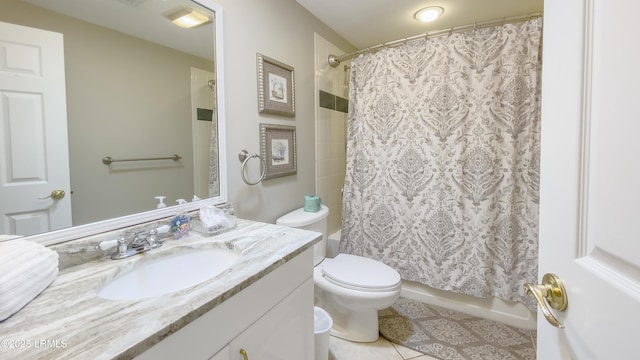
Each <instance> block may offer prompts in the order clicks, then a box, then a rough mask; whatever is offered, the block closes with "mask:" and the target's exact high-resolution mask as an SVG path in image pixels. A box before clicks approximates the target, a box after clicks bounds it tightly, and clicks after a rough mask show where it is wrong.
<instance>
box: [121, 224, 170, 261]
mask: <svg viewBox="0 0 640 360" xmlns="http://www.w3.org/2000/svg"><path fill="white" fill-rule="evenodd" d="M157 234H158V232H157V231H156V230H151V231H149V233H148V234H147V235H146V236H140V233H135V234H134V236H133V239H132V240H131V241H129V240H127V238H126V237H125V236H121V237H120V238H119V239H118V247H117V250H116V252H115V253H113V254H112V255H111V258H112V259H113V260H118V259H124V258H128V257H129V256H133V255H136V254H140V253H143V252H147V251H149V250H151V249H155V248H159V247H160V246H162V242H161V241H158V238H157Z"/></svg>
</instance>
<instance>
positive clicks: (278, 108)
mask: <svg viewBox="0 0 640 360" xmlns="http://www.w3.org/2000/svg"><path fill="white" fill-rule="evenodd" d="M257 60H258V112H260V113H265V114H275V115H282V116H290V117H293V116H295V115H296V105H295V86H294V82H295V79H294V74H293V68H292V67H291V66H289V65H285V64H283V63H281V62H279V61H276V60H274V59H271V58H268V57H266V56H264V55H262V54H257Z"/></svg>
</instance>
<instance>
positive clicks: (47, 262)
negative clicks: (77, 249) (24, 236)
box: [0, 240, 58, 321]
mask: <svg viewBox="0 0 640 360" xmlns="http://www.w3.org/2000/svg"><path fill="white" fill-rule="evenodd" d="M57 275H58V253H57V252H55V251H53V250H51V249H49V248H47V247H45V246H44V245H42V244H38V243H35V242H32V241H28V240H11V241H5V242H1V243H0V321H3V320H5V319H7V318H8V317H9V316H11V315H13V314H14V313H16V312H18V311H19V310H20V309H22V308H23V307H24V306H25V305H27V304H28V303H29V302H31V300H33V299H34V298H35V297H36V296H38V294H40V293H41V292H42V291H43V290H44V289H46V288H47V287H48V286H49V285H50V284H51V283H52V282H53V280H55V278H56V276H57Z"/></svg>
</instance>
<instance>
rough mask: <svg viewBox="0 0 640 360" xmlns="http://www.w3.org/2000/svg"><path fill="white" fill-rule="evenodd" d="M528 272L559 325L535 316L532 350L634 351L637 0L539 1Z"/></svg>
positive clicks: (555, 354)
mask: <svg viewBox="0 0 640 360" xmlns="http://www.w3.org/2000/svg"><path fill="white" fill-rule="evenodd" d="M544 10H545V15H544V16H545V18H544V51H543V54H544V55H543V56H544V58H543V72H542V84H543V85H542V86H543V87H542V157H541V169H540V173H541V186H540V189H541V190H540V191H541V192H540V263H539V273H540V275H541V276H542V274H544V273H555V274H557V275H558V276H559V277H560V278H561V280H563V281H564V285H565V287H566V290H567V294H568V296H567V297H568V307H567V310H566V311H564V312H555V315H556V316H557V317H558V319H559V320H560V322H562V323H563V324H564V325H565V328H555V327H552V326H551V325H549V324H547V323H546V321H545V319H544V316H542V314H539V316H538V359H544V360H556V359H585V360H587V359H616V360H623V359H638V356H639V355H638V348H639V347H638V330H637V327H638V323H640V311H639V309H640V242H639V241H638V234H637V232H638V231H637V228H636V227H635V225H636V222H637V221H638V219H640V210H639V208H638V203H639V202H640V187H639V186H638V176H640V162H639V161H638V154H640V141H638V134H639V133H640V122H639V121H638V120H639V119H640V108H639V107H638V83H640V70H639V69H638V64H640V45H639V44H640V43H638V39H637V26H638V25H637V23H638V18H637V14H638V12H640V3H638V2H636V1H627V0H563V1H551V0H548V1H545V4H544Z"/></svg>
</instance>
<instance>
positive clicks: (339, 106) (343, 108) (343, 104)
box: [336, 96, 349, 113]
mask: <svg viewBox="0 0 640 360" xmlns="http://www.w3.org/2000/svg"><path fill="white" fill-rule="evenodd" d="M336 110H337V111H340V112H343V113H348V112H349V100H347V99H345V98H342V97H340V96H336Z"/></svg>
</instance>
